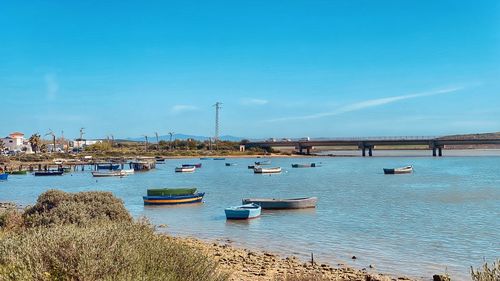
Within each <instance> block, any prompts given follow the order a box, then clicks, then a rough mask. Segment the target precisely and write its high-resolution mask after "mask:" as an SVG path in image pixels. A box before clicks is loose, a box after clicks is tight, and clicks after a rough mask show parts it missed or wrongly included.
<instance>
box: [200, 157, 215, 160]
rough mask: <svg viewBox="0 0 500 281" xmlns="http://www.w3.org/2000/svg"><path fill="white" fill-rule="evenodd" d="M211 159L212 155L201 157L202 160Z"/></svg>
mask: <svg viewBox="0 0 500 281" xmlns="http://www.w3.org/2000/svg"><path fill="white" fill-rule="evenodd" d="M210 159H212V158H210V157H201V158H200V160H210Z"/></svg>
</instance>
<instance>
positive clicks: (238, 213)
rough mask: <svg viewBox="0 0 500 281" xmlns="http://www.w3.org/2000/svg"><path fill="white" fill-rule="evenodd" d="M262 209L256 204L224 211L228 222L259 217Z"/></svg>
mask: <svg viewBox="0 0 500 281" xmlns="http://www.w3.org/2000/svg"><path fill="white" fill-rule="evenodd" d="M261 210H262V208H261V207H260V206H259V205H257V204H246V205H241V206H235V207H229V208H226V209H225V210H224V212H225V213H226V218H227V219H228V220H246V219H253V218H257V217H259V216H260V213H261Z"/></svg>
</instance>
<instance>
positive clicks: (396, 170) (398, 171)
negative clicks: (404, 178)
mask: <svg viewBox="0 0 500 281" xmlns="http://www.w3.org/2000/svg"><path fill="white" fill-rule="evenodd" d="M412 172H413V166H406V167H401V168H394V169H384V174H386V175H393V174H410V173H412Z"/></svg>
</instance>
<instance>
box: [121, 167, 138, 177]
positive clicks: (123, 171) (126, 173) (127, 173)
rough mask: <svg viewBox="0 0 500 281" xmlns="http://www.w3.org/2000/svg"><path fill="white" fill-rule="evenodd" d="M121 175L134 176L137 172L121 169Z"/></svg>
mask: <svg viewBox="0 0 500 281" xmlns="http://www.w3.org/2000/svg"><path fill="white" fill-rule="evenodd" d="M120 173H121V174H122V175H125V176H126V175H133V174H134V173H135V170H134V169H121V170H120Z"/></svg>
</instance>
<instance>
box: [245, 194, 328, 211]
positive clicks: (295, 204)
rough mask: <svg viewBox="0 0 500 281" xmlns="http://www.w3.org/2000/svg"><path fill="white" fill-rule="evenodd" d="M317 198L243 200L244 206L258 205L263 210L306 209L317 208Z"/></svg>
mask: <svg viewBox="0 0 500 281" xmlns="http://www.w3.org/2000/svg"><path fill="white" fill-rule="evenodd" d="M317 202H318V198H317V197H304V198H292V199H275V198H246V199H243V200H242V203H243V204H251V203H254V204H257V205H259V206H261V207H262V209H305V208H316V203H317Z"/></svg>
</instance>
